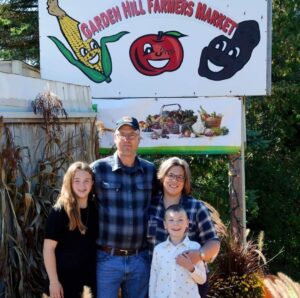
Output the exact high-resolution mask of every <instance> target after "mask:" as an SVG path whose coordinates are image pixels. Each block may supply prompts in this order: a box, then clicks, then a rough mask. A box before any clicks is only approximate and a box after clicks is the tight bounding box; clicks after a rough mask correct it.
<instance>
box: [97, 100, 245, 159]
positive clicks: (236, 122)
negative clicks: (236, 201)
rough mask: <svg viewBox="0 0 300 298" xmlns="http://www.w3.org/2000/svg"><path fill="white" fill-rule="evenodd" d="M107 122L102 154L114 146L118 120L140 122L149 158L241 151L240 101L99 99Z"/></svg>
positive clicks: (141, 150) (141, 149) (141, 148)
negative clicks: (125, 117)
mask: <svg viewBox="0 0 300 298" xmlns="http://www.w3.org/2000/svg"><path fill="white" fill-rule="evenodd" d="M94 104H97V109H98V119H99V120H100V121H101V122H103V125H102V126H103V127H102V128H104V129H103V130H102V134H101V135H100V150H101V153H104V154H105V153H109V152H110V151H111V149H112V148H113V146H114V132H113V131H114V128H115V123H116V121H117V120H118V119H120V118H122V117H123V116H127V115H126V114H124V113H129V114H130V115H128V116H132V117H135V118H137V119H138V121H139V125H140V131H141V142H140V145H139V149H138V152H139V153H145V154H158V153H159V154H180V153H182V154H233V153H237V152H239V150H240V148H241V142H242V140H241V135H242V131H241V130H242V120H241V119H242V102H241V100H239V99H238V98H217V99H213V98H210V99H205V98H198V99H194V100H189V99H187V98H185V99H183V98H172V99H155V98H146V99H143V100H142V101H141V100H138V99H124V100H113V99H97V100H94Z"/></svg>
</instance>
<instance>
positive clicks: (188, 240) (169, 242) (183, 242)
mask: <svg viewBox="0 0 300 298" xmlns="http://www.w3.org/2000/svg"><path fill="white" fill-rule="evenodd" d="M189 242H190V239H189V237H188V236H185V238H184V239H183V241H182V242H180V243H178V244H177V245H176V246H184V247H187V248H188V247H189ZM168 246H172V247H174V246H175V245H174V244H173V243H172V242H171V241H170V236H168V238H167V240H166V241H165V247H168Z"/></svg>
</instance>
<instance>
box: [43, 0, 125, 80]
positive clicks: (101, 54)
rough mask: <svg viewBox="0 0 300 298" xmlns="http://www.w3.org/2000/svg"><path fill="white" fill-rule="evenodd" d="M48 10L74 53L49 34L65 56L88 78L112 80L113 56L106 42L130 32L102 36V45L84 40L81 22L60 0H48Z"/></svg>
mask: <svg viewBox="0 0 300 298" xmlns="http://www.w3.org/2000/svg"><path fill="white" fill-rule="evenodd" d="M47 4H48V12H49V14H51V15H54V16H56V17H57V19H58V22H59V26H60V30H61V32H62V33H63V35H64V37H65V38H66V40H67V42H68V44H69V46H70V47H71V49H72V51H73V53H74V55H75V57H74V55H73V53H72V52H71V51H70V50H69V49H67V48H66V47H65V45H64V44H63V43H62V42H61V41H60V40H58V39H57V38H56V37H54V36H48V37H49V38H50V39H51V40H52V41H53V42H54V43H55V44H56V46H57V47H58V49H59V50H60V52H61V53H62V54H63V55H64V57H65V58H66V59H67V60H68V61H69V62H70V63H71V64H73V65H75V66H76V67H78V68H79V69H80V70H81V71H82V72H83V73H84V74H85V75H86V76H87V77H88V78H90V79H91V80H93V81H94V82H96V83H102V82H104V81H106V82H107V83H109V82H110V81H111V78H110V75H111V73H112V62H111V56H110V53H109V51H108V48H107V45H106V43H108V42H115V41H117V40H119V39H120V38H121V37H122V36H123V35H125V34H127V33H128V32H126V31H122V32H119V33H117V34H115V35H112V36H106V37H102V38H101V39H100V46H99V44H98V42H97V41H96V40H94V39H92V38H89V39H87V40H83V39H82V37H81V34H80V31H79V22H78V21H76V20H74V19H73V18H71V17H70V16H68V15H67V13H66V12H65V11H64V10H62V9H61V8H60V7H59V5H58V0H48V2H47Z"/></svg>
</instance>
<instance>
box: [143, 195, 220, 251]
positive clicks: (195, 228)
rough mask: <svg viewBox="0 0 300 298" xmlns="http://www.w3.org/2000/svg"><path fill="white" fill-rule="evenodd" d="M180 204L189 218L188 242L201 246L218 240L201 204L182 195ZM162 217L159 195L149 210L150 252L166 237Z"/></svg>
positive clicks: (163, 213)
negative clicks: (209, 241) (194, 242)
mask: <svg viewBox="0 0 300 298" xmlns="http://www.w3.org/2000/svg"><path fill="white" fill-rule="evenodd" d="M180 204H181V205H182V206H183V208H184V210H185V211H186V213H187V216H188V218H189V231H188V236H189V238H190V240H192V241H196V242H198V243H200V244H201V246H202V245H204V243H205V242H206V241H208V240H212V239H214V240H218V239H219V238H218V236H217V234H216V231H215V227H214V223H213V221H212V220H211V217H210V214H209V211H208V209H207V208H206V206H205V204H204V203H203V202H201V201H198V200H196V199H195V198H193V197H191V196H187V195H183V196H182V197H181V199H180ZM164 215H165V207H164V204H163V195H162V194H160V195H158V196H156V197H154V198H153V199H152V201H151V206H150V208H149V220H148V231H147V240H148V244H149V247H150V250H151V251H153V248H154V246H155V245H156V244H158V243H160V242H163V241H165V240H166V239H167V237H168V234H167V232H166V230H165V228H164Z"/></svg>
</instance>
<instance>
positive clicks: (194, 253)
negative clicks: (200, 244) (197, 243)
mask: <svg viewBox="0 0 300 298" xmlns="http://www.w3.org/2000/svg"><path fill="white" fill-rule="evenodd" d="M184 254H186V255H187V256H188V257H189V259H190V260H191V262H192V263H193V264H194V265H196V264H197V263H198V262H199V261H204V260H202V259H201V256H200V253H199V250H197V249H191V250H187V251H186V252H184Z"/></svg>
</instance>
